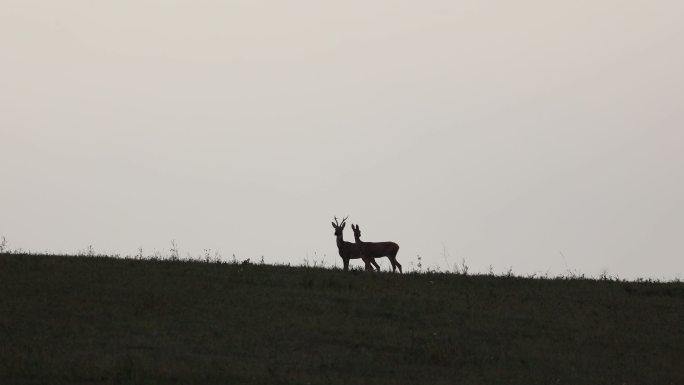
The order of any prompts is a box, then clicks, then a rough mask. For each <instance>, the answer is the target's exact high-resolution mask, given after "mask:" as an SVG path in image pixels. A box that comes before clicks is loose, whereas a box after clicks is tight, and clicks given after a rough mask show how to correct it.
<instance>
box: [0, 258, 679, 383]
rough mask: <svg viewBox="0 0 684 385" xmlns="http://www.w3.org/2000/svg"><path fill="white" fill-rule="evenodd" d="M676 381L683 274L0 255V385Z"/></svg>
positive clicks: (677, 374) (677, 375)
mask: <svg viewBox="0 0 684 385" xmlns="http://www.w3.org/2000/svg"><path fill="white" fill-rule="evenodd" d="M67 383H68V384H684V284H682V283H648V282H641V283H637V282H615V281H596V280H565V279H556V280H543V279H523V278H515V277H493V276H463V275H453V274H404V275H398V274H389V273H380V274H378V273H374V274H367V273H362V272H343V271H339V270H326V269H313V268H303V267H285V266H268V265H251V264H217V263H201V262H181V261H143V260H123V259H113V258H97V257H92V258H90V257H61V256H32V255H0V384H67Z"/></svg>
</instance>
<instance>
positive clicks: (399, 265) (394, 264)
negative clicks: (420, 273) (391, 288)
mask: <svg viewBox="0 0 684 385" xmlns="http://www.w3.org/2000/svg"><path fill="white" fill-rule="evenodd" d="M395 266H396V267H398V268H399V273H402V271H401V264H400V263H399V262H397V257H396V256H394V257H392V267H395Z"/></svg>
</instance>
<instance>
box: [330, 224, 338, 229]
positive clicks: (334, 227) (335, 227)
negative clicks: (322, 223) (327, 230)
mask: <svg viewBox="0 0 684 385" xmlns="http://www.w3.org/2000/svg"><path fill="white" fill-rule="evenodd" d="M330 224H331V225H333V229H335V230H337V226H335V222H330Z"/></svg>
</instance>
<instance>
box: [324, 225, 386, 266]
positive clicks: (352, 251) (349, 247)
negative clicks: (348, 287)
mask: <svg viewBox="0 0 684 385" xmlns="http://www.w3.org/2000/svg"><path fill="white" fill-rule="evenodd" d="M334 218H335V222H332V226H333V228H334V229H335V238H337V250H338V251H339V253H340V257H342V262H343V263H344V270H345V271H347V270H349V260H350V259H358V258H361V259H362V260H363V263H364V264H365V265H366V271H368V270H370V271H372V270H373V267H371V264H372V265H373V266H375V268H376V269H377V270H380V266H379V265H378V264H377V263H376V262H375V260H373V259H371V258H365V257H363V256H362V255H361V253H359V248H358V247H357V246H356V244H355V243H351V242H345V241H344V239H343V236H342V232H343V231H344V227H345V226H346V225H347V224H346V223H345V222H346V220H347V218H349V216H347V217H346V218H344V219H343V220H342V223H337V217H334Z"/></svg>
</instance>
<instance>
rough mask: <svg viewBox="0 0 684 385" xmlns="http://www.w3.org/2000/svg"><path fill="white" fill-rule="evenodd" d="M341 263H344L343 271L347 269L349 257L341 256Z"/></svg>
mask: <svg viewBox="0 0 684 385" xmlns="http://www.w3.org/2000/svg"><path fill="white" fill-rule="evenodd" d="M342 263H344V271H347V270H349V259H348V258H342Z"/></svg>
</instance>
